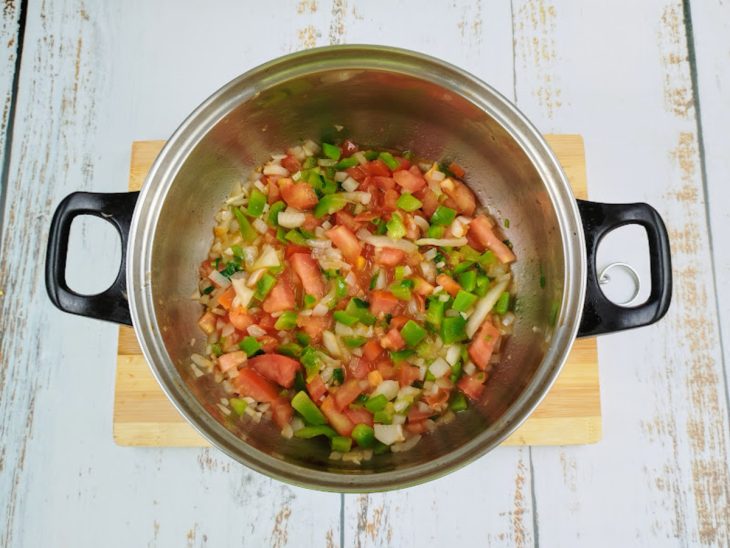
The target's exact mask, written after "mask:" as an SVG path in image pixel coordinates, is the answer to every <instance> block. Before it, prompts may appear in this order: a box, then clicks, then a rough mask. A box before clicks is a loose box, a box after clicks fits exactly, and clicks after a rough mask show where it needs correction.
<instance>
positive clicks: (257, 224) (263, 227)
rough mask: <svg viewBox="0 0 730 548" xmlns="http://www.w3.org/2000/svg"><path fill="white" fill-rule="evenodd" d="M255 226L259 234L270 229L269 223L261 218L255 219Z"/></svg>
mask: <svg viewBox="0 0 730 548" xmlns="http://www.w3.org/2000/svg"><path fill="white" fill-rule="evenodd" d="M252 224H253V227H254V228H255V229H256V232H258V233H259V234H266V232H268V230H269V225H267V224H266V223H265V222H264V221H262V220H261V219H254V221H253V223H252Z"/></svg>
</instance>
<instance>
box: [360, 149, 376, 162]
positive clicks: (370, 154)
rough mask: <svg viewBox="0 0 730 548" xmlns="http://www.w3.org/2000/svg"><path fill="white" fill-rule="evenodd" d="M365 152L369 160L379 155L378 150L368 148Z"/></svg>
mask: <svg viewBox="0 0 730 548" xmlns="http://www.w3.org/2000/svg"><path fill="white" fill-rule="evenodd" d="M363 154H364V155H365V159H366V160H367V161H368V162H372V161H373V160H375V159H376V158H377V157H378V152H377V151H376V150H366V151H365V152H363Z"/></svg>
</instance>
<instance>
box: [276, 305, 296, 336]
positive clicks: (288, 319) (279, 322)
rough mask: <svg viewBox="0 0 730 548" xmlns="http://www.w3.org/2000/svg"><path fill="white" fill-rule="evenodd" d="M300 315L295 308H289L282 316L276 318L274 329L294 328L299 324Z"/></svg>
mask: <svg viewBox="0 0 730 548" xmlns="http://www.w3.org/2000/svg"><path fill="white" fill-rule="evenodd" d="M298 316H299V315H298V314H297V313H296V312H294V311H293V310H287V311H286V312H284V313H282V315H281V316H279V317H278V318H276V323H275V324H274V329H276V330H277V331H285V330H289V329H294V328H295V327H296V326H297V317H298Z"/></svg>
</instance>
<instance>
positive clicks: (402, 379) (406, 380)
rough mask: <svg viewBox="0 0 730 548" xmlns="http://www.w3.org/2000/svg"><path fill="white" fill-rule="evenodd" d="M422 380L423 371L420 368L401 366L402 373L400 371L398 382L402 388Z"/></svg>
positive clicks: (405, 364)
mask: <svg viewBox="0 0 730 548" xmlns="http://www.w3.org/2000/svg"><path fill="white" fill-rule="evenodd" d="M420 378H421V370H420V369H419V368H418V367H416V366H414V365H409V364H407V363H403V364H401V366H400V371H398V382H399V383H400V385H401V386H410V385H411V384H413V383H414V382H415V381H417V380H419V379H420Z"/></svg>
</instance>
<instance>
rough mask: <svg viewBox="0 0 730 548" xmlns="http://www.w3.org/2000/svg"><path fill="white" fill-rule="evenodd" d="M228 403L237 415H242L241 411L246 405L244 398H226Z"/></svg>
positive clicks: (242, 411)
mask: <svg viewBox="0 0 730 548" xmlns="http://www.w3.org/2000/svg"><path fill="white" fill-rule="evenodd" d="M228 403H230V404H231V409H233V411H235V413H236V415H238V416H239V417H241V416H243V413H244V412H245V411H246V408H247V407H248V403H246V400H242V399H241V398H228Z"/></svg>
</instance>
